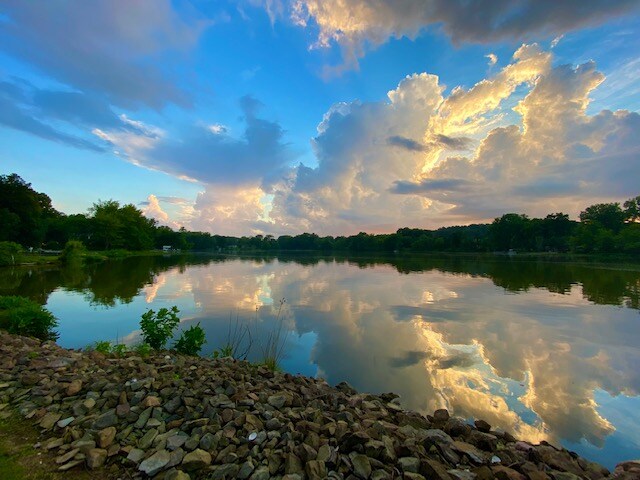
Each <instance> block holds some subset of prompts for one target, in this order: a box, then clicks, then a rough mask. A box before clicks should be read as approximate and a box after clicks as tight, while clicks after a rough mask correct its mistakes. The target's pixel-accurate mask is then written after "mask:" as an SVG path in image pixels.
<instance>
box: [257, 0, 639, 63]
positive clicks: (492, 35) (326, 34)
mask: <svg viewBox="0 0 640 480" xmlns="http://www.w3.org/2000/svg"><path fill="white" fill-rule="evenodd" d="M272 3H273V2H268V4H267V6H269V5H271V4H272ZM634 9H638V3H637V2H635V1H634V0H623V1H619V2H615V3H613V4H612V3H611V2H610V1H607V0H595V1H591V2H588V3H586V4H585V2H582V1H580V0H571V1H566V2H553V1H539V0H526V1H520V0H505V1H500V2H496V1H493V0H480V1H475V2H468V1H466V0H454V1H452V0H400V1H398V0H354V1H349V2H345V1H343V0H296V1H294V2H292V4H291V8H290V10H291V16H292V19H293V21H294V22H295V23H296V24H298V25H301V26H314V27H317V29H318V38H317V42H316V43H315V46H317V47H327V46H330V45H331V44H333V43H337V44H338V45H339V46H340V47H341V49H342V51H343V55H344V60H345V63H346V64H347V65H351V66H354V65H356V64H357V59H358V58H359V57H362V56H363V55H364V53H365V51H366V49H367V47H376V46H378V45H381V44H383V43H385V42H386V41H388V40H389V39H390V38H401V37H405V36H406V37H409V38H414V37H416V36H417V35H419V34H420V33H421V32H422V31H423V30H425V29H427V28H431V29H440V30H442V31H443V32H444V33H445V34H446V35H448V36H449V37H450V38H451V39H452V40H453V41H454V42H455V43H460V42H477V43H489V42H494V41H498V40H527V39H531V38H532V37H533V36H534V35H535V36H538V37H539V36H540V35H543V36H557V35H561V34H562V33H564V32H567V31H570V30H573V29H576V28H580V27H584V26H591V25H597V24H600V23H602V22H604V21H606V20H608V19H610V18H612V17H615V16H619V15H622V14H624V13H627V12H630V11H632V10H634ZM271 11H273V10H271ZM330 71H331V70H329V72H330ZM333 71H334V72H335V71H338V72H339V71H340V69H337V70H336V69H334V70H333Z"/></svg>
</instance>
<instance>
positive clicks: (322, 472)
mask: <svg viewBox="0 0 640 480" xmlns="http://www.w3.org/2000/svg"><path fill="white" fill-rule="evenodd" d="M304 469H305V471H306V473H307V478H309V480H322V479H323V478H325V477H326V476H327V468H326V466H325V464H324V462H321V461H318V460H309V461H308V462H307V464H306V465H305V467H304Z"/></svg>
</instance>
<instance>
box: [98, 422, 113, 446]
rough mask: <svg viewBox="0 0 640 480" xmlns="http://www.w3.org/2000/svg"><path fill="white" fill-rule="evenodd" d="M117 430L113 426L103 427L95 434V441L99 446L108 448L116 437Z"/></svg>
mask: <svg viewBox="0 0 640 480" xmlns="http://www.w3.org/2000/svg"><path fill="white" fill-rule="evenodd" d="M116 433H117V430H116V428H115V427H107V428H103V429H102V430H100V431H99V432H98V434H97V435H96V443H97V444H98V447H100V448H108V447H109V446H110V445H111V444H112V443H113V440H114V439H115V438H116Z"/></svg>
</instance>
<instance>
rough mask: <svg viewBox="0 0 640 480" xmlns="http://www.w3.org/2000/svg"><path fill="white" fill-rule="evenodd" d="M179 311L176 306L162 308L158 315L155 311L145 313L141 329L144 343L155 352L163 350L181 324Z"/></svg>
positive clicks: (141, 321)
mask: <svg viewBox="0 0 640 480" xmlns="http://www.w3.org/2000/svg"><path fill="white" fill-rule="evenodd" d="M179 311H180V310H178V307H176V306H175V305H174V306H173V307H171V308H170V309H168V308H161V309H160V310H158V313H156V312H154V311H153V310H148V311H147V312H145V313H143V314H142V319H141V320H140V328H141V329H142V338H143V339H144V342H145V343H147V344H149V346H150V347H151V348H153V349H154V350H161V349H162V348H163V347H164V346H165V345H166V343H167V341H168V340H169V339H170V338H171V337H172V336H173V331H174V330H175V329H176V327H177V326H178V324H179V323H180V319H179V318H178V312H179Z"/></svg>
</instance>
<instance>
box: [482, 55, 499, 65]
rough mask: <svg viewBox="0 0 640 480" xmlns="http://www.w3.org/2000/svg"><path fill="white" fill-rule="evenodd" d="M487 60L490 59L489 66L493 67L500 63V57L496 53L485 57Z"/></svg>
mask: <svg viewBox="0 0 640 480" xmlns="http://www.w3.org/2000/svg"><path fill="white" fill-rule="evenodd" d="M485 58H488V59H489V62H488V63H489V66H490V67H493V66H494V65H495V64H496V63H498V56H497V55H496V54H495V53H489V54H487V55H485Z"/></svg>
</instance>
